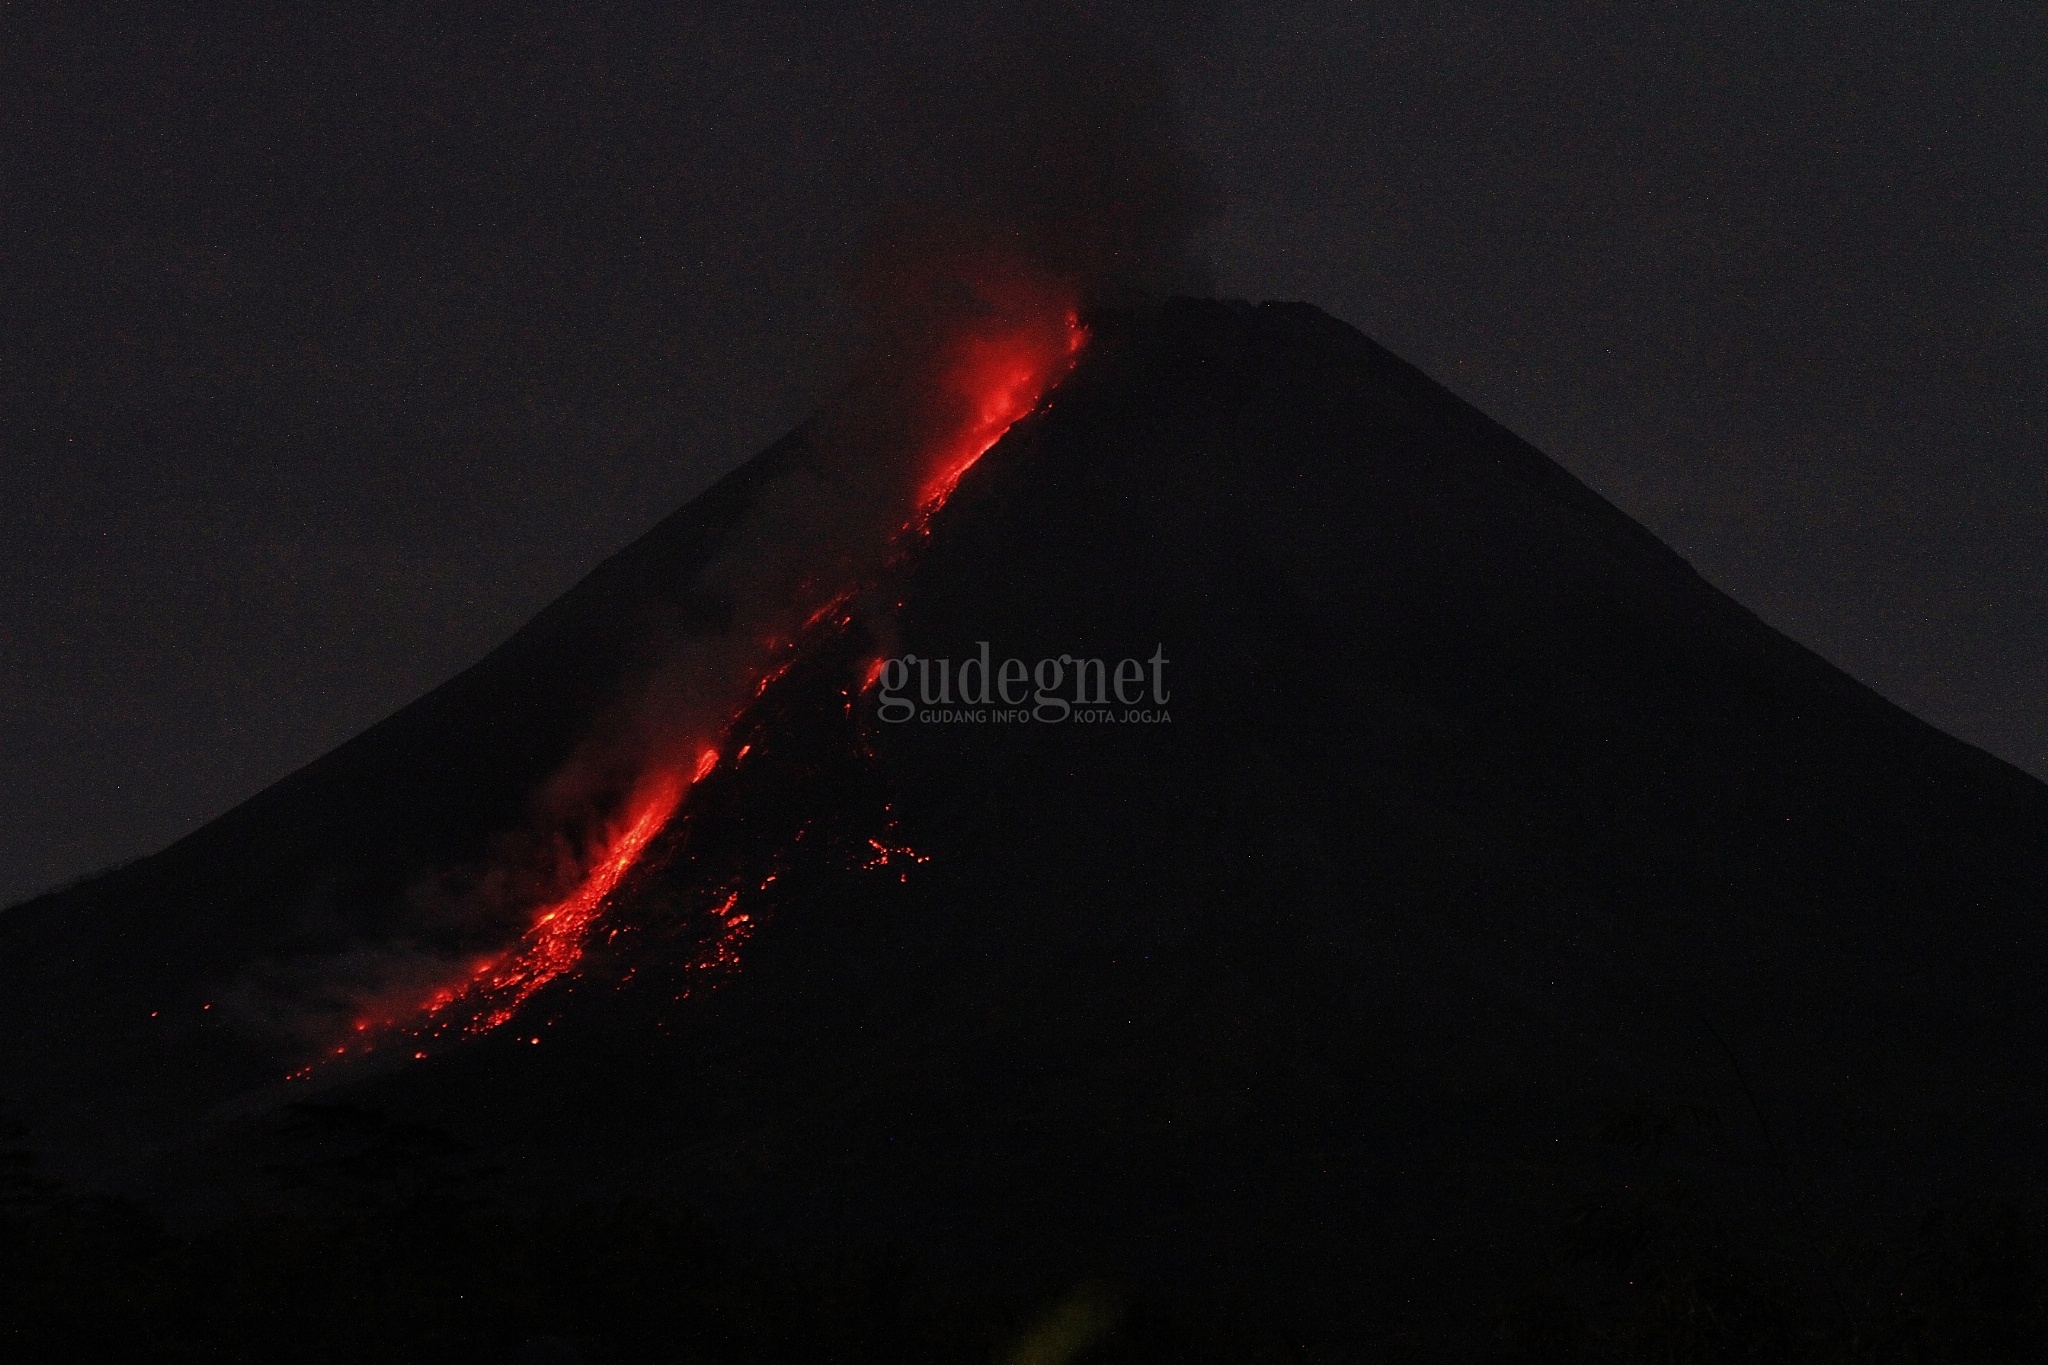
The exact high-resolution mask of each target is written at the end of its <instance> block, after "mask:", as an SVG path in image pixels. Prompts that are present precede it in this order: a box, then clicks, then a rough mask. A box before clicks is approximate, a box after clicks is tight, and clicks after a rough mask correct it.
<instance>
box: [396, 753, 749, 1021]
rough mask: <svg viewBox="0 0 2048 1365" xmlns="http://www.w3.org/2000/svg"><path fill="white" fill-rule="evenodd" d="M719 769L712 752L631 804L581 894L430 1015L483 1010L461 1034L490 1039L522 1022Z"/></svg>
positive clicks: (435, 1002)
mask: <svg viewBox="0 0 2048 1365" xmlns="http://www.w3.org/2000/svg"><path fill="white" fill-rule="evenodd" d="M717 765H718V751H717V750H716V749H706V750H704V752H703V753H702V754H701V755H699V756H698V759H697V770H696V772H695V773H693V774H691V775H690V776H689V777H688V778H685V777H684V776H683V775H682V774H681V773H676V772H662V773H656V774H655V775H654V776H653V778H652V779H650V780H649V781H647V782H645V783H643V784H642V787H641V790H640V791H639V792H638V793H637V794H636V796H635V799H634V800H633V801H631V802H629V803H628V806H627V809H628V810H629V811H631V815H630V817H629V818H628V819H627V820H626V822H625V825H624V828H622V829H620V830H619V831H618V832H617V833H616V834H615V835H614V837H613V838H612V840H611V842H610V844H609V846H608V847H607V848H606V849H605V852H604V856H603V857H602V858H600V859H599V860H598V861H597V863H596V864H595V865H594V866H593V867H592V868H591V869H590V871H589V872H587V873H585V874H584V877H583V881H582V883H581V884H580V885H579V886H577V888H576V890H575V891H573V892H571V893H570V894H569V896H568V897H567V898H565V899H563V900H560V901H557V902H556V903H555V904H553V905H551V906H549V907H548V908H547V909H545V910H543V911H542V912H541V913H540V915H539V916H538V917H536V918H535V920H534V922H533V927H532V928H531V929H529V930H527V931H526V938H525V941H524V942H523V943H522V944H521V945H520V946H519V948H518V950H517V951H515V952H513V953H510V954H508V955H507V956H505V957H502V958H497V959H494V960H493V961H491V962H488V963H486V964H485V965H484V966H482V967H481V968H479V969H478V970H477V972H476V974H475V975H474V976H472V977H471V978H470V980H469V981H467V982H465V983H464V984H463V986H462V988H461V989H460V990H458V991H444V992H442V993H441V994H439V995H436V996H435V997H434V998H433V999H432V1000H430V1001H429V1002H428V1004H427V1013H428V1015H429V1016H430V1017H432V1016H438V1015H441V1014H443V1013H445V1012H447V1011H449V1010H450V1009H451V1008H452V1007H454V1006H457V1005H461V1004H464V1003H468V1002H472V1001H474V1002H477V1003H479V1004H482V1005H483V1008H482V1009H481V1010H480V1012H478V1013H477V1014H475V1016H474V1017H472V1018H471V1019H470V1020H469V1021H468V1022H467V1023H466V1024H465V1025H464V1026H463V1032H465V1033H488V1032H490V1031H491V1030H492V1029H494V1028H496V1027H498V1025H500V1024H502V1023H505V1022H506V1021H507V1020H509V1019H511V1017H512V1016H513V1015H515V1014H517V1013H518V1012H519V1007H520V1006H521V1005H524V1004H525V1003H526V1002H527V1001H528V1000H529V999H531V998H532V996H533V993H534V992H535V991H538V990H539V989H540V988H541V987H543V986H545V985H547V984H548V983H549V982H550V981H553V980H554V979H555V978H556V977H558V976H560V975H562V974H563V973H564V972H566V971H569V970H570V969H571V968H573V967H575V965H576V964H577V962H579V961H580V960H581V959H582V957H583V942H584V939H585V938H586V937H587V936H588V934H589V932H590V926H591V925H593V924H595V923H596V922H597V917H598V914H599V912H600V911H602V910H603V909H604V902H605V897H607V896H609V895H611V893H612V892H613V891H614V890H616V889H617V888H618V885H619V882H620V881H621V880H623V879H624V877H625V875H626V874H627V873H628V872H631V871H632V870H633V865H634V864H635V863H637V862H639V861H640V855H641V854H642V853H644V852H645V851H646V849H647V845H648V844H649V843H651V842H652V841H653V839H654V836H655V835H657V834H659V833H661V830H662V827H663V826H664V825H666V824H668V822H669V818H670V817H671V816H673V815H674V814H675V813H676V807H677V806H679V805H681V804H682V800H683V793H684V792H685V791H686V790H688V789H689V788H690V787H691V786H694V785H695V784H696V783H698V782H701V781H702V780H703V779H704V777H705V775H706V774H708V773H709V772H710V771H711V770H712V769H713V768H714V767H716V766H717Z"/></svg>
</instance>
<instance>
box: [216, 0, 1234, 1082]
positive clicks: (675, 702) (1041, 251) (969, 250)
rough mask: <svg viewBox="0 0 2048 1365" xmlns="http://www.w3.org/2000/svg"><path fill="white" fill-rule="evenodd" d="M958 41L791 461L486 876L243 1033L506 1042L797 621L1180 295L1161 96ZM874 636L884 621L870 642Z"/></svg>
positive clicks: (1138, 73)
mask: <svg viewBox="0 0 2048 1365" xmlns="http://www.w3.org/2000/svg"><path fill="white" fill-rule="evenodd" d="M974 27H975V31H974V32H972V33H970V34H968V35H966V43H967V53H968V57H967V60H965V61H961V62H956V63H952V64H950V66H949V68H948V69H951V70H957V71H962V72H971V73H973V79H972V80H965V81H962V82H960V83H957V84H948V83H946V82H944V81H934V80H930V79H922V78H921V79H920V80H919V81H917V82H916V83H914V84H913V85H912V86H910V87H909V88H906V89H905V90H904V91H903V93H902V105H901V107H902V109H903V111H904V112H905V113H906V116H907V117H908V119H909V121H910V122H911V123H912V124H913V125H914V126H915V127H916V128H918V129H919V130H922V131H925V132H928V133H929V137H928V138H927V139H926V141H927V142H928V143H929V145H930V147H931V149H932V151H931V153H930V154H929V155H927V156H926V157H925V158H924V159H923V162H922V164H919V165H916V166H913V167H908V168H905V170H906V173H905V174H904V176H903V181H904V183H905V184H907V185H909V186H911V187H912V188H911V190H910V191H909V193H908V195H907V197H904V198H901V199H899V200H898V201H897V202H893V203H888V204H885V205H882V206H881V207H880V210H879V211H878V214H877V222H876V225H875V227H874V229H873V231H872V233H871V237H870V240H869V242H868V244H867V246H866V248H865V249H864V251H863V252H862V255H861V259H860V261H859V262H858V264H857V266H856V268H855V270H854V273H853V278H852V280H851V284H852V291H851V292H852V293H853V295H854V297H855V298H856V300H857V302H858V305H859V307H860V309H861V313H862V317H863V322H864V338H865V339H864V342H863V345H862V346H861V348H860V350H859V352H858V354H857V356H856V357H855V360H854V362H853V364H852V366H851V372H850V374H849V375H848V377H847V378H846V380H845V381H844V382H843V383H842V385H841V387H840V389H839V391H838V392H837V393H836V394H835V395H834V396H833V397H832V398H831V399H830V400H829V401H828V402H827V403H826V404H825V405H824V407H823V408H822V409H821V410H820V412H819V413H818V414H817V415H816V416H815V417H814V418H813V419H812V421H811V423H810V424H809V426H808V430H807V437H808V439H807V441H806V442H805V450H804V454H803V456H802V458H801V459H800V460H799V461H797V462H795V463H794V464H793V465H792V466H791V467H789V468H788V469H787V470H786V471H785V472H784V473H783V474H782V475H781V476H780V477H779V478H777V479H775V480H774V481H772V482H771V483H770V484H768V485H767V487H766V488H765V490H764V491H763V492H762V493H761V494H760V495H759V496H758V497H757V498H756V499H755V501H754V503H753V505H752V506H751V507H750V508H749V509H748V510H747V512H746V514H745V516H744V517H743V518H742V519H741V520H740V521H739V522H738V523H737V524H735V525H733V526H731V527H729V528H728V529H727V530H726V531H725V533H724V535H723V538H722V540H721V542H720V543H719V545H718V547H717V549H716V551H715V552H714V554H713V555H712V557H711V558H710V560H709V562H707V563H706V564H704V565H703V566H702V567H701V568H700V569H699V570H698V572H697V573H696V575H695V577H694V580H693V581H691V582H688V583H679V584H676V585H675V588H676V597H677V599H678V600H679V601H680V600H687V601H689V602H693V603H697V604H700V605H701V604H704V603H710V604H713V606H714V610H713V612H712V613H711V614H712V616H713V617H714V618H715V619H713V620H712V621H711V622H710V624H709V627H708V628H706V625H705V623H704V621H703V620H702V619H701V617H702V615H703V613H702V612H701V611H700V612H699V613H698V616H699V618H700V619H698V620H695V621H693V622H691V623H689V624H687V625H684V626H682V627H679V628H678V629H676V630H674V631H673V632H672V634H671V637H670V638H669V639H667V640H666V641H665V642H662V643H661V644H660V645H659V646H658V647H657V648H655V649H654V651H653V652H652V656H651V657H652V659H653V662H652V663H651V664H650V665H648V666H647V667H645V668H644V669H642V670H641V671H640V672H639V673H638V674H637V675H636V676H635V677H634V678H632V679H631V680H630V681H629V682H628V683H627V685H626V686H625V687H624V688H623V689H622V690H621V691H620V693H619V695H618V696H617V697H616V698H615V699H614V701H613V702H612V703H611V704H610V705H609V706H608V707H607V708H605V709H603V710H602V711H601V712H600V713H599V714H598V715H597V716H596V717H595V718H594V720H593V722H592V723H591V725H590V728H589V730H588V733H587V734H586V736H585V738H584V740H583V742H582V744H581V745H580V747H579V748H578V749H577V751H576V752H575V754H574V755H573V756H572V757H571V759H570V760H569V761H568V762H567V763H566V764H565V765H564V766H563V767H562V768H561V769H560V770H559V771H558V772H556V773H555V775H554V776H553V777H552V778H551V779H550V780H549V781H548V782H546V783H545V784H544V785H543V786H542V788H541V789H540V790H538V791H537V792H535V793H534V794H533V796H532V799H531V802H530V805H529V811H530V813H529V817H528V819H527V821H526V823H525V824H524V826H523V827H521V828H518V829H514V830H508V831H506V832H505V833H504V834H503V836H502V837H501V838H500V839H499V840H498V841H497V845H496V847H495V849H494V851H493V853H492V854H491V856H490V857H489V858H488V859H487V860H486V862H485V864H484V865H483V866H481V867H469V868H458V869H443V870H442V872H441V874H439V875H438V876H436V877H434V878H431V879H430V881H429V883H428V884H425V885H423V886H422V887H421V888H419V889H418V891H417V892H416V894H415V897H414V900H415V902H416V911H417V913H416V914H415V916H414V920H415V926H416V927H417V928H418V929H420V930H421V932H420V933H418V935H417V936H416V937H406V938H405V939H404V940H403V941H398V942H380V943H374V944H360V945H357V946H355V947H353V948H352V949H350V950H349V951H348V952H347V953H345V954H340V955H334V954H327V955H323V956H321V957H319V958H317V959H313V960H301V961H297V962H292V963H278V962H274V961H273V962H269V963H266V964H264V965H263V966H262V967H261V968H260V969H258V970H256V971H254V972H252V973H250V974H248V975H246V976H245V978H244V982H243V987H242V989H241V990H240V991H239V992H238V993H237V999H238V1000H239V1002H240V1003H241V1005H242V1008H243V1010H244V1011H245V1012H247V1013H251V1014H259V1015H261V1016H263V1017H264V1018H265V1020H266V1021H267V1022H269V1023H271V1024H272V1025H277V1024H280V1023H282V1024H285V1025H286V1026H287V1027H288V1029H289V1031H291V1032H294V1033H296V1034H298V1035H300V1036H302V1037H304V1036H311V1037H313V1038H316V1039H319V1040H321V1050H322V1051H323V1053H325V1054H326V1055H329V1056H333V1055H336V1054H346V1053H348V1052H350V1051H352V1050H361V1047H362V1046H363V1043H360V1042H358V1043H348V1044H336V1043H335V1042H334V1041H333V1039H334V1036H335V1034H336V1033H337V1032H342V1033H345V1034H346V1035H348V1036H350V1037H351V1038H352V1039H361V1040H366V1041H367V1043H368V1045H369V1046H372V1047H374V1046H375V1045H376V1041H377V1040H378V1039H380V1038H383V1037H386V1036H388V1035H389V1034H390V1033H392V1032H393V1031H398V1032H403V1033H408V1034H413V1035H423V1034H432V1035H434V1036H443V1035H446V1034H448V1033H451V1032H454V1033H477V1032H482V1031H487V1030H488V1029H490V1028H493V1027H496V1026H497V1025H499V1024H501V1023H503V1022H505V1021H507V1020H508V1019H510V1018H511V1017H512V1015H513V1014H514V1013H515V1012H516V1011H517V1009H518V1008H519V1007H520V1006H521V1005H522V1004H523V1003H524V1002H525V1001H526V1000H527V999H528V998H529V997H530V996H531V995H532V994H533V993H534V992H535V991H537V990H539V989H541V988H542V987H544V986H546V985H547V984H548V983H549V982H550V981H552V980H554V979H555V978H557V977H559V976H561V975H562V974H564V973H565V972H569V971H571V970H573V969H574V967H575V966H576V964H577V962H578V961H579V959H580V957H581V953H582V945H583V942H584V939H585V936H586V935H587V934H588V933H589V932H590V930H591V928H592V926H593V925H594V923H595V922H596V921H597V920H598V918H599V917H600V916H601V915H602V913H603V912H604V909H605V905H606V900H607V898H608V897H609V896H610V894H611V893H612V891H613V890H614V888H615V887H617V886H618V885H619V883H620V881H621V880H622V879H623V878H624V877H625V875H626V874H627V873H628V872H630V871H631V869H632V866H633V864H634V862H635V860H636V859H637V858H638V856H639V854H640V852H641V851H642V850H643V849H645V848H646V847H647V845H648V843H649V842H650V841H651V840H653V838H654V837H655V836H656V835H657V834H659V833H660V831H661V829H662V828H663V827H664V826H665V825H666V824H667V823H668V821H669V820H670V819H671V818H672V817H673V816H674V815H675V814H676V813H677V811H678V809H679V808H680V807H681V806H682V804H683V802H684V799H685V797H686V795H687V793H688V791H689V789H690V787H691V786H692V785H693V784H694V783H696V782H697V781H699V780H701V779H702V778H703V777H704V776H706V775H707V774H708V773H709V772H710V771H712V770H713V769H714V768H715V767H716V766H717V765H718V763H719V762H720V761H721V760H722V759H725V758H727V757H729V756H728V755H726V754H724V753H723V752H722V750H723V749H724V747H725V735H726V732H727V730H728V729H729V727H730V726H731V725H732V723H733V721H734V719H735V717H736V716H737V715H738V714H739V713H740V711H741V710H742V709H743V708H744V707H745V706H746V705H747V703H748V702H749V701H751V700H752V699H753V698H754V697H755V696H757V695H759V694H760V693H761V691H762V690H764V689H765V687H766V686H767V685H768V683H769V682H770V681H772V679H773V678H774V677H775V676H777V675H778V674H779V672H780V671H781V670H782V669H784V668H786V667H787V666H788V663H789V660H790V659H791V657H792V656H793V653H794V651H796V650H797V649H798V648H799V646H800V643H801V641H802V639H803V637H804V634H805V632H806V630H807V628H809V627H810V626H812V625H815V624H816V623H818V622H819V621H820V620H821V619H823V618H826V617H830V616H834V615H839V614H843V613H844V612H846V611H848V610H853V609H857V608H858V607H859V606H860V605H862V604H860V602H859V599H860V598H861V596H862V594H863V592H864V590H866V589H868V588H870V587H872V586H873V585H874V584H875V582H876V580H877V578H878V576H879V575H880V573H881V571H882V570H883V569H884V567H885V566H886V565H887V564H888V563H889V562H890V561H891V559H892V558H894V557H896V556H898V555H900V554H901V553H903V552H905V551H906V550H908V549H910V548H912V547H913V546H914V543H915V541H916V540H917V538H918V536H919V534H920V533H921V531H922V529H923V526H924V523H925V521H926V520H927V519H928V518H929V517H930V515H931V514H932V513H933V512H934V511H936V510H937V509H938V507H939V506H940V505H941V504H943V502H944V501H945V499H946V498H947V496H948V495H949V494H950V493H951V492H952V490H953V488H954V486H955V484H956V483H957V482H958V480H959V479H960V477H961V475H962V474H964V473H965V472H966V470H967V469H968V467H969V466H971V465H972V464H973V463H974V461H975V460H977V459H978V458H979V457H980V456H981V455H982V454H983V453H984V452H985V451H987V450H988V449H989V448H990V447H991V446H992V445H994V444H995V443H996V442H997V441H998V440H999V439H1000V438H1001V437H1002V435H1003V433H1004V432H1005V431H1006V430H1008V429H1009V427H1010V426H1011V425H1012V424H1013V423H1015V422H1016V421H1017V420H1018V419H1020V418H1022V417H1024V416H1025V415H1027V414H1028V413H1030V412H1031V411H1032V409H1033V408H1034V407H1036V406H1037V405H1038V404H1039V402H1040V401H1041V400H1042V399H1043V397H1044V396H1045V394H1046V393H1047V392H1048V391H1049V390H1050V389H1051V387H1052V386H1053V385H1055V384H1057V383H1058V382H1059V380H1060V379H1061V378H1062V377H1063V376H1064V375H1065V373H1066V372H1067V370H1068V369H1069V368H1070V367H1071V365H1072V364H1073V363H1074V359H1075V357H1076V356H1077V354H1078V353H1079V351H1080V349H1081V347H1082V344H1083V340H1084V335H1085V333H1084V329H1083V325H1082V321H1081V319H1082V317H1083V315H1084V312H1085V310H1086V309H1087V308H1088V307H1090V306H1091V305H1094V304H1097V303H1101V302H1107V301H1116V302H1119V303H1129V302H1131V301H1132V300H1134V299H1138V298H1142V297H1145V296H1147V295H1150V294H1153V293H1156V292H1159V291H1161V290H1162V289H1164V288H1167V287H1171V286H1174V285H1179V284H1185V283H1187V282H1188V281H1189V280H1190V279H1192V278H1193V276H1194V274H1195V272H1194V271H1193V270H1192V269H1191V268H1190V266H1189V263H1188V261H1187V259H1186V255H1185V243H1186V239H1187V230H1188V227H1189V226H1190V223H1191V221H1192V210H1193V206H1194V203H1195V196H1194V194H1193V193H1192V191H1191V188H1190V181H1189V178H1188V177H1187V175H1186V173H1185V172H1184V171H1183V169H1182V166H1181V162H1180V160H1179V158H1178V157H1177V156H1176V155H1175V154H1174V149H1173V146H1172V141H1171V138H1170V135H1169V120H1168V118H1167V117H1166V113H1165V108H1166V101H1165V98H1164V94H1163V85H1162V83H1161V82H1160V81H1158V80H1157V79H1156V78H1155V77H1154V76H1153V74H1152V73H1151V72H1149V71H1148V70H1147V69H1146V68H1145V66H1144V64H1143V63H1142V62H1141V61H1139V60H1137V59H1136V57H1135V55H1134V54H1133V53H1132V52H1130V51H1129V50H1127V49H1125V48H1124V47H1122V46H1121V45H1120V44H1119V43H1118V42H1117V41H1116V40H1115V39H1114V38H1113V37H1112V36H1111V35H1110V34H1108V33H1107V32H1105V31H1104V30H1102V29H1100V28H1099V27H1097V26H1095V25H1093V24H1091V23H1089V22H1087V21H1085V20H1083V19H1081V18H1079V17H1078V16H1075V15H1073V14H1072V13H1071V12H1069V11H1067V10H1065V9H1064V8H1061V7H1054V6H1040V7H1031V6H1027V7H1025V12H1022V13H1012V14H1010V15H1009V16H1007V17H1006V19H1005V20H1003V21H1002V22H1000V23H996V24H988V23H977V24H976V25H975V26H974ZM871 624H872V625H873V627H874V628H876V629H878V630H882V631H886V629H887V624H886V622H885V621H879V620H877V621H873V622H872V623H871Z"/></svg>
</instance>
